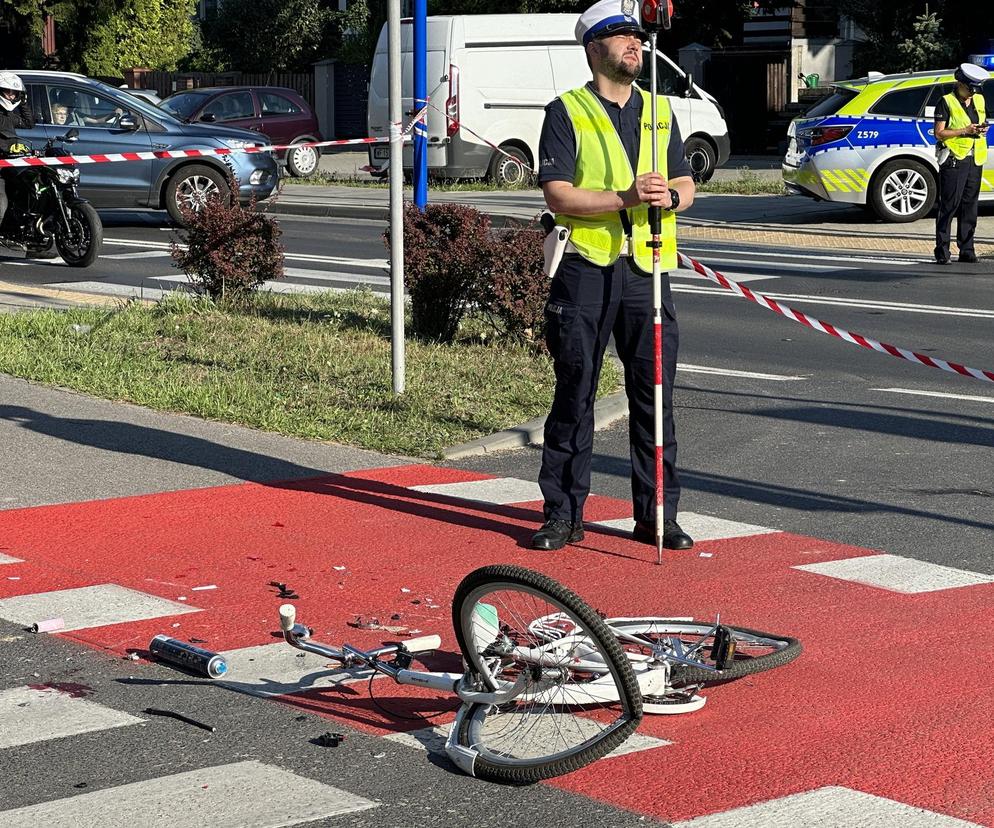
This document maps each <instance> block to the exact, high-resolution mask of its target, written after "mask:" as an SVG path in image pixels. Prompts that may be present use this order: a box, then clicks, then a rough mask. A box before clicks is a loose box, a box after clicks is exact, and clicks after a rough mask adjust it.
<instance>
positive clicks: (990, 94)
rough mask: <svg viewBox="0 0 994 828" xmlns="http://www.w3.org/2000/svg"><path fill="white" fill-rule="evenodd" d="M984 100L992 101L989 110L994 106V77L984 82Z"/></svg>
mask: <svg viewBox="0 0 994 828" xmlns="http://www.w3.org/2000/svg"><path fill="white" fill-rule="evenodd" d="M984 101H985V102H986V101H991V102H992V103H991V104H990V105H989V106H988V110H989V109H990V107H992V106H994V78H992V79H991V80H989V81H987V82H986V83H984Z"/></svg>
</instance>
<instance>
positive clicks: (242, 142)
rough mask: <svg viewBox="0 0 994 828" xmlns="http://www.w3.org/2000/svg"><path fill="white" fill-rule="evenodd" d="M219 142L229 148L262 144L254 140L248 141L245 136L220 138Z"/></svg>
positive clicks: (243, 147)
mask: <svg viewBox="0 0 994 828" xmlns="http://www.w3.org/2000/svg"><path fill="white" fill-rule="evenodd" d="M221 143H222V144H224V145H225V146H226V147H229V148H231V149H248V148H249V147H258V146H262V144H259V143H258V142H256V141H249V140H247V139H245V138H222V139H221Z"/></svg>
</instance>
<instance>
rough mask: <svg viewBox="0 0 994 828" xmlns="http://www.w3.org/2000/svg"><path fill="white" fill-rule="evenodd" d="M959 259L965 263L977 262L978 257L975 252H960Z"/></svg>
mask: <svg viewBox="0 0 994 828" xmlns="http://www.w3.org/2000/svg"><path fill="white" fill-rule="evenodd" d="M959 260H960V261H961V262H964V263H965V264H976V263H977V257H976V255H974V254H973V253H960V254H959Z"/></svg>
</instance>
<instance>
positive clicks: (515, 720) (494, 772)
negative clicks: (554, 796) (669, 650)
mask: <svg viewBox="0 0 994 828" xmlns="http://www.w3.org/2000/svg"><path fill="white" fill-rule="evenodd" d="M452 617H453V624H454V626H455V632H456V638H457V639H458V641H459V646H460V647H461V649H462V652H463V655H464V657H465V659H466V662H467V665H468V668H469V673H470V678H471V681H474V682H476V683H477V685H478V686H479V688H480V689H481V690H483V691H486V692H494V691H497V690H499V689H506V688H507V687H509V686H511V685H516V686H517V689H518V690H519V691H520V692H518V693H517V695H515V697H514V698H513V699H512V700H511V701H509V702H507V703H504V704H501V705H476V706H475V707H474V709H473V710H472V711H470V712H469V713H468V714H467V715H466V716H464V717H463V719H462V724H461V727H460V729H459V733H458V734H457V739H458V742H459V744H460V745H461V746H463V747H466V748H469V749H470V750H472V751H474V752H475V753H476V759H475V762H474V768H473V770H474V774H475V775H476V776H479V777H482V778H484V779H490V780H493V781H497V782H510V783H517V784H523V783H532V782H537V781H539V780H541V779H548V778H551V777H554V776H559V775H561V774H564V773H569V772H570V771H574V770H577V769H579V768H582V767H584V766H585V765H588V764H590V763H591V762H593V761H595V760H597V759H599V758H600V757H602V756H604V755H605V754H607V753H608V752H610V751H611V750H613V749H614V748H615V747H617V746H618V745H620V744H621V743H622V742H623V741H624V740H625V739H627V738H628V736H630V735H631V733H632V732H633V731H634V730H635V728H636V727H638V723H639V721H640V720H641V718H642V697H641V695H640V693H639V690H638V684H637V682H636V680H635V675H634V673H633V672H632V668H631V664H630V663H629V661H628V659H627V658H626V656H625V654H624V652H623V651H622V649H621V647H620V646H619V645H618V642H617V641H616V640H615V638H614V636H613V635H612V634H611V631H610V630H609V629H608V628H607V626H606V625H605V624H604V621H603V620H602V619H601V617H600V616H599V615H598V614H597V613H596V612H595V611H594V610H593V609H591V608H590V607H589V606H588V605H587V604H586V603H584V601H583V600H582V599H581V598H580V597H579V596H577V595H576V594H575V593H573V592H571V591H570V590H568V589H567V588H566V587H564V586H562V585H561V584H559V583H557V582H556V581H554V580H552V579H551V578H548V577H546V576H545V575H541V574H539V573H537V572H532V571H531V570H529V569H524V568H522V567H517V566H504V565H502V566H486V567H483V568H482V569H477V570H476V571H475V572H471V573H470V574H469V575H467V576H466V577H465V578H464V579H463V581H462V583H460V584H459V587H458V589H457V590H456V594H455V598H454V599H453V602H452Z"/></svg>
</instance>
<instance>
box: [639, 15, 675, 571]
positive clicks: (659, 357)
mask: <svg viewBox="0 0 994 828" xmlns="http://www.w3.org/2000/svg"><path fill="white" fill-rule="evenodd" d="M641 11H642V28H644V29H645V30H646V31H647V32H648V33H649V61H650V63H649V77H650V81H649V84H650V87H649V88H650V97H651V100H652V104H651V117H652V171H653V172H654V173H656V172H659V147H658V144H657V141H656V133H657V131H658V129H659V124H658V121H657V115H656V92H657V88H656V83H657V80H656V37H657V36H658V34H659V31H660V29H669V27H670V19H671V17H672V16H673V3H672V0H643V2H642V9H641ZM662 224H663V211H662V208H661V207H649V230H650V232H651V233H652V238H651V239H650V241H649V242H648V245H649V247H650V248H652V327H653V337H654V346H655V347H654V349H653V350H654V352H655V354H654V356H655V368H656V371H655V373H656V376H655V387H654V388H653V414H654V419H655V423H654V425H655V436H656V564H657V565H660V564H662V562H663V522H664V517H663V509H664V506H663V487H664V485H665V484H664V479H663V282H662V274H661V273H660V263H659V251H660V249H661V248H662V242H661V241H660V236H661V235H662Z"/></svg>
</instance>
